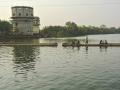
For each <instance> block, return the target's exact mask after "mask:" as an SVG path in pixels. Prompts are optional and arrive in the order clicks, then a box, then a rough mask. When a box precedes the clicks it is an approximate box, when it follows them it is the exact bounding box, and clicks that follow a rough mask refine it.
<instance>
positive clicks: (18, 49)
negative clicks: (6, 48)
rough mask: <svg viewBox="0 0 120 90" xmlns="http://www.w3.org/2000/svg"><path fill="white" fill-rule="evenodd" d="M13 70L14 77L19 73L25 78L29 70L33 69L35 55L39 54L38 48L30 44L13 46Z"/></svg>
mask: <svg viewBox="0 0 120 90" xmlns="http://www.w3.org/2000/svg"><path fill="white" fill-rule="evenodd" d="M13 53H14V54H13V55H14V58H13V62H14V72H15V74H16V77H17V75H18V77H19V76H20V75H21V77H22V78H27V76H28V74H29V73H30V72H33V71H34V69H35V63H36V61H35V60H36V56H38V55H39V54H40V52H39V48H37V47H32V46H15V47H14V50H13Z"/></svg>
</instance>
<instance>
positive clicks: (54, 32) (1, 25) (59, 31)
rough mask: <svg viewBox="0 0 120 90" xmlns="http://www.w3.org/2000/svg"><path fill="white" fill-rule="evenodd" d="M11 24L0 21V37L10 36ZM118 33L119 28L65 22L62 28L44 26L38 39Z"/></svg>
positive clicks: (119, 31)
mask: <svg viewBox="0 0 120 90" xmlns="http://www.w3.org/2000/svg"><path fill="white" fill-rule="evenodd" d="M11 31H12V24H11V23H10V22H8V21H2V20H0V36H6V35H7V36H8V35H9V36H10V35H12V32H11ZM115 33H120V28H116V27H107V26H105V25H101V26H99V27H96V26H85V25H82V26H79V25H77V24H76V23H74V22H70V21H69V22H66V23H65V25H64V26H46V27H44V28H43V29H42V30H40V33H39V36H40V37H74V36H81V35H89V34H115Z"/></svg>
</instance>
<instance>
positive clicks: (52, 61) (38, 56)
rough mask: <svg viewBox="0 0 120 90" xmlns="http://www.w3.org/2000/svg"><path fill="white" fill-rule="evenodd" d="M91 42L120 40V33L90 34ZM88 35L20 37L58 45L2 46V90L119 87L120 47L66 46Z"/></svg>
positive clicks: (110, 89)
mask: <svg viewBox="0 0 120 90" xmlns="http://www.w3.org/2000/svg"><path fill="white" fill-rule="evenodd" d="M88 37H89V43H99V40H101V39H105V40H108V42H117V43H118V42H120V34H109V35H90V36H88ZM73 39H75V40H76V39H77V40H80V41H81V43H84V41H85V36H82V37H74V38H73V37H71V38H57V39H56V38H47V39H40V40H29V41H28V40H24V41H22V40H18V41H15V42H16V43H21V42H22V43H39V42H58V44H59V45H58V47H32V46H15V47H6V46H1V47H0V90H120V48H119V47H108V48H104V47H103V48H99V47H88V48H87V47H80V48H73V47H67V48H64V47H62V46H61V44H62V42H69V41H71V40H73Z"/></svg>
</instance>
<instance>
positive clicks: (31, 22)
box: [11, 6, 40, 35]
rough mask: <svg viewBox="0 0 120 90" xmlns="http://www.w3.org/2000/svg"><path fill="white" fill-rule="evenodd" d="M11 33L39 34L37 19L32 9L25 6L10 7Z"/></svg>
mask: <svg viewBox="0 0 120 90" xmlns="http://www.w3.org/2000/svg"><path fill="white" fill-rule="evenodd" d="M11 18H12V24H13V29H12V31H13V32H14V33H15V34H20V35H33V34H34V33H35V34H36V33H39V25H40V24H39V23H40V21H39V17H34V13H33V8H32V7H26V6H15V7H12V17H11Z"/></svg>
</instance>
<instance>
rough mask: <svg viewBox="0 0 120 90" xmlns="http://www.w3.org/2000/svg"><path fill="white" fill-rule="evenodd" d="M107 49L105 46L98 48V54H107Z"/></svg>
mask: <svg viewBox="0 0 120 90" xmlns="http://www.w3.org/2000/svg"><path fill="white" fill-rule="evenodd" d="M107 48H108V47H107V46H105V47H103V46H102V47H100V52H107Z"/></svg>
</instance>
